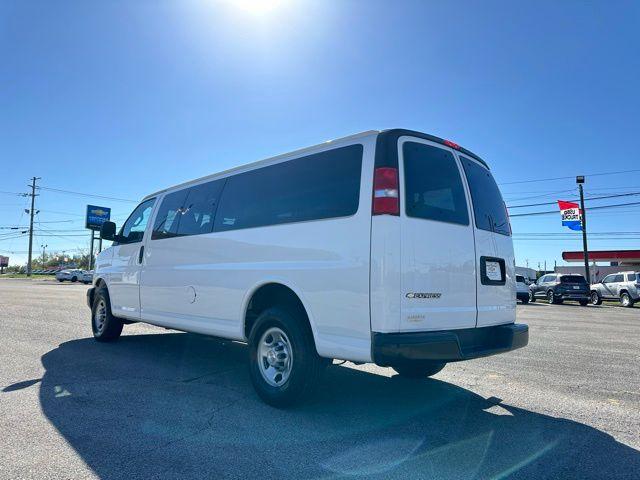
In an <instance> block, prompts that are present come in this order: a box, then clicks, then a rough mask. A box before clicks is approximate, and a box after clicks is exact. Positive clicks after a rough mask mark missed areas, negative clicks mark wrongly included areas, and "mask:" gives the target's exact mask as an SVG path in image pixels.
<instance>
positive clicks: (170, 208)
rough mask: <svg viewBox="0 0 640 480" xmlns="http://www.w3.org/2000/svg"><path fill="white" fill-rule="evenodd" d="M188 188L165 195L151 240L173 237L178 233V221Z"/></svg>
mask: <svg viewBox="0 0 640 480" xmlns="http://www.w3.org/2000/svg"><path fill="white" fill-rule="evenodd" d="M187 193H188V191H187V189H184V190H179V191H177V192H173V193H170V194H168V195H166V196H165V197H164V199H163V200H162V203H161V204H160V208H158V214H157V215H156V219H155V221H154V222H153V233H152V234H151V240H158V239H160V238H171V237H175V236H176V235H177V234H178V223H179V220H180V218H179V217H180V213H181V212H182V206H183V205H184V203H185V200H186V199H187Z"/></svg>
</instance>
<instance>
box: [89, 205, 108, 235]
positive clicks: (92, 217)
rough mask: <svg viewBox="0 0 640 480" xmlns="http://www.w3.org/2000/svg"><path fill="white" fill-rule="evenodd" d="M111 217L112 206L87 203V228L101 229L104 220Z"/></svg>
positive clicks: (106, 220)
mask: <svg viewBox="0 0 640 480" xmlns="http://www.w3.org/2000/svg"><path fill="white" fill-rule="evenodd" d="M110 218H111V209H110V208H107V207H97V206H95V205H87V218H86V220H85V228H88V229H89V230H100V227H102V224H103V223H104V222H108V221H109V219H110Z"/></svg>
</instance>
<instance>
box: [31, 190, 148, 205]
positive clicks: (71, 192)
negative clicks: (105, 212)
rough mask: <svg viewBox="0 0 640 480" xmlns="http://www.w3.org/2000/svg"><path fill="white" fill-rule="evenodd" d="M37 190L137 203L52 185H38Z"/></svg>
mask: <svg viewBox="0 0 640 480" xmlns="http://www.w3.org/2000/svg"><path fill="white" fill-rule="evenodd" d="M38 189H39V190H46V191H48V192H56V193H65V194H67V195H77V196H81V197H89V198H102V199H104V200H114V201H116V202H129V203H137V201H136V200H130V199H128V198H118V197H109V196H107V195H98V194H95V193H84V192H74V191H71V190H62V189H61V188H52V187H42V186H41V187H38Z"/></svg>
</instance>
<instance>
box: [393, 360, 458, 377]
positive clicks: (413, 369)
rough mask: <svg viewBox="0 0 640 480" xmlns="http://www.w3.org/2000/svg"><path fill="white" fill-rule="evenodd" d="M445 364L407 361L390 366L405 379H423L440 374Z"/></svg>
mask: <svg viewBox="0 0 640 480" xmlns="http://www.w3.org/2000/svg"><path fill="white" fill-rule="evenodd" d="M445 365H446V363H439V362H430V361H429V362H421V361H419V360H407V361H403V362H398V363H396V364H395V365H391V368H393V369H394V370H395V371H396V372H398V375H400V376H401V377H407V378H425V377H430V376H432V375H435V374H436V373H438V372H440V371H441V370H442V369H443V368H444V367H445Z"/></svg>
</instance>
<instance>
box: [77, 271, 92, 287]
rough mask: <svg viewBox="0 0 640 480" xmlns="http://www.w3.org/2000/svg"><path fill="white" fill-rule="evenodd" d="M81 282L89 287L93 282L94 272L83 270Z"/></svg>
mask: <svg viewBox="0 0 640 480" xmlns="http://www.w3.org/2000/svg"><path fill="white" fill-rule="evenodd" d="M80 281H81V282H82V283H84V284H85V285H89V284H90V283H92V282H93V270H82V275H80Z"/></svg>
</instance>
